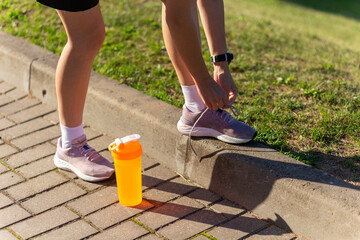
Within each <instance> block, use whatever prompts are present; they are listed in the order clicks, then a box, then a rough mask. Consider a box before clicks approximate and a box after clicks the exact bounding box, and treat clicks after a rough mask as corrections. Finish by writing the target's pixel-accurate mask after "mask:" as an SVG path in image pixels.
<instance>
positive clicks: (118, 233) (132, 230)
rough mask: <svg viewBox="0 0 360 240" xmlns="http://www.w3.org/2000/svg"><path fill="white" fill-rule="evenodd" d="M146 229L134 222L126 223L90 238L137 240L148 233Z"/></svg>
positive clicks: (93, 239)
mask: <svg viewBox="0 0 360 240" xmlns="http://www.w3.org/2000/svg"><path fill="white" fill-rule="evenodd" d="M148 232H149V231H147V230H146V229H145V228H143V227H141V226H139V225H138V224H136V223H134V222H133V221H127V222H124V223H122V224H120V225H118V226H115V227H113V228H111V229H108V230H106V231H104V232H102V233H100V234H97V235H96V236H94V237H92V238H90V239H91V240H103V239H106V240H121V239H124V240H128V239H136V238H138V237H140V236H142V235H144V234H146V233H148Z"/></svg>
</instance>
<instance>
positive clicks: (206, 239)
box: [192, 235, 210, 240]
mask: <svg viewBox="0 0 360 240" xmlns="http://www.w3.org/2000/svg"><path fill="white" fill-rule="evenodd" d="M192 239H195V240H209V239H210V238H208V237H205V236H204V235H199V236H197V237H195V238H192Z"/></svg>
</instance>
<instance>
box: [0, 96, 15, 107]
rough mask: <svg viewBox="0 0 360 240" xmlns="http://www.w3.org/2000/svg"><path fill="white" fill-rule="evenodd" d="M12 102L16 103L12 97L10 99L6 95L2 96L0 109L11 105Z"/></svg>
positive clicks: (0, 97)
mask: <svg viewBox="0 0 360 240" xmlns="http://www.w3.org/2000/svg"><path fill="white" fill-rule="evenodd" d="M11 102H14V99H12V98H11V97H8V96H6V95H0V107H2V106H4V105H6V104H9V103H11Z"/></svg>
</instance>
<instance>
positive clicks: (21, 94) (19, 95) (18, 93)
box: [6, 88, 28, 100]
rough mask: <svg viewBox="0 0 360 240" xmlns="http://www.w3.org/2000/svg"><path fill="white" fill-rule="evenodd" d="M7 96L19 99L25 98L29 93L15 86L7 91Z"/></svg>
mask: <svg viewBox="0 0 360 240" xmlns="http://www.w3.org/2000/svg"><path fill="white" fill-rule="evenodd" d="M6 96H8V97H11V98H12V99H15V100H18V99H20V98H24V97H26V96H28V94H27V93H26V92H25V91H22V90H20V89H19V88H15V89H13V90H11V91H10V92H7V93H6Z"/></svg>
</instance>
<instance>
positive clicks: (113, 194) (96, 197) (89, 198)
mask: <svg viewBox="0 0 360 240" xmlns="http://www.w3.org/2000/svg"><path fill="white" fill-rule="evenodd" d="M117 201H119V198H118V195H117V189H116V187H107V188H104V189H101V190H99V191H97V192H94V193H92V194H89V195H86V196H84V197H81V198H79V199H77V200H75V201H73V202H71V203H69V204H67V205H68V206H69V207H71V208H73V209H74V210H75V211H76V212H78V213H80V214H81V215H87V214H89V213H91V212H94V211H96V210H98V209H101V208H103V207H105V206H108V205H110V204H113V203H115V202H117Z"/></svg>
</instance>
